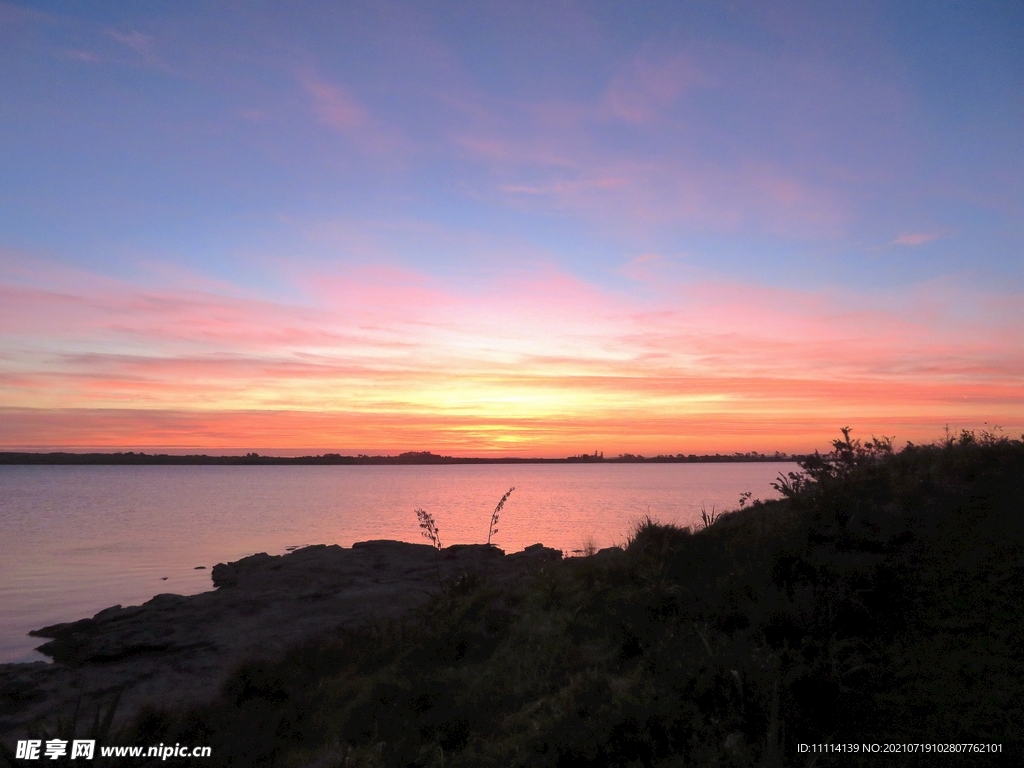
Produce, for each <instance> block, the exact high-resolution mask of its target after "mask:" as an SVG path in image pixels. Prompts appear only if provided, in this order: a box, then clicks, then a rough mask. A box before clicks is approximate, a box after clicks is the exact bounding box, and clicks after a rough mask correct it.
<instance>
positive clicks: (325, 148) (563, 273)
mask: <svg viewBox="0 0 1024 768" xmlns="http://www.w3.org/2000/svg"><path fill="white" fill-rule="evenodd" d="M1022 35H1024V5H1022V4H1021V3H1019V2H1012V1H1010V0H1007V2H972V3H945V2H919V3H915V2H907V1H902V0H901V1H899V2H891V3H872V2H857V3H849V2H845V3H827V2H807V3H778V2H750V3H743V2H708V3H697V2H694V3H681V2H677V1H673V2H665V3H657V2H642V3H635V2H617V3H605V2H589V1H587V2H583V1H581V2H578V3H573V2H558V1H557V0H543V1H538V2H511V1H510V0H500V1H499V2H493V3H490V2H468V3H462V2H459V3H437V2H415V3H414V2H398V3H393V2H386V1H382V0H373V1H372V2H366V3H360V2H343V3H327V2H323V3H305V2H287V3H264V2H216V3H211V2H208V0H203V1H202V2H186V1H183V0H169V1H167V2H133V3H106V2H105V3H99V2H97V3H91V2H84V1H82V0H76V1H75V2H37V3H24V2H15V3H8V2H0V449H7V450H10V449H26V448H28V449H51V448H67V449H72V450H82V449H86V448H100V449H103V450H114V449H126V450H131V449H134V450H140V449H141V450H171V451H175V452H180V451H183V450H194V449H202V450H203V451H208V452H212V453H218V452H234V451H236V450H242V451H248V450H258V451H261V452H278V453H282V454H289V453H303V452H308V451H312V452H323V451H340V452H343V453H347V452H363V453H397V452H400V451H406V450H431V451H434V452H437V453H449V454H458V455H519V456H565V455H568V454H572V453H580V452H593V451H594V450H600V451H604V453H605V454H606V455H614V454H617V453H622V452H631V453H642V454H645V455H651V454H656V453H679V452H682V453H704V452H712V453H714V452H732V451H750V450H757V451H768V452H770V451H775V450H782V451H807V450H812V449H815V448H826V447H827V446H828V444H829V441H830V440H831V439H832V438H834V437H836V436H837V435H838V430H839V428H840V427H842V426H847V425H849V426H850V427H852V428H853V430H854V435H855V436H857V435H859V436H862V437H869V436H870V435H872V434H875V435H888V436H895V437H896V438H897V442H898V443H899V444H902V443H903V442H904V441H907V440H913V441H930V440H933V439H936V438H938V437H940V436H941V435H942V430H943V427H944V426H945V425H947V424H948V425H949V426H950V427H951V428H953V429H960V428H971V429H978V428H986V427H988V428H993V427H995V426H1000V427H1002V428H1003V429H1004V430H1005V431H1006V433H1007V434H1009V435H1011V436H1014V437H1016V436H1018V435H1019V434H1020V433H1021V431H1022V430H1024V45H1022V44H1021V40H1022Z"/></svg>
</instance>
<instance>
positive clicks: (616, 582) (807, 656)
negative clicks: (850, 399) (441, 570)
mask: <svg viewBox="0 0 1024 768" xmlns="http://www.w3.org/2000/svg"><path fill="white" fill-rule="evenodd" d="M804 469H805V471H804V473H802V474H800V475H792V476H790V477H787V478H780V482H779V489H780V490H781V491H782V493H783V495H784V498H783V499H782V500H780V501H774V502H768V503H761V502H755V503H753V504H752V505H747V506H745V508H743V509H740V510H738V511H735V512H731V513H728V514H726V515H723V516H721V517H720V518H719V519H717V520H712V519H711V518H709V519H708V521H707V522H708V527H706V528H705V529H703V530H699V531H695V532H691V531H688V530H685V529H679V528H675V527H672V526H665V525H659V524H657V523H656V522H652V521H646V522H644V523H643V524H641V525H640V526H638V528H637V530H636V531H635V532H634V533H633V535H632V536H631V538H630V541H629V542H628V546H627V547H626V549H625V550H624V551H623V550H618V549H612V550H603V551H602V552H600V553H598V554H596V555H594V556H591V557H585V558H572V559H569V560H565V561H562V562H560V563H554V564H551V565H547V566H545V567H544V568H543V569H541V570H538V571H536V572H535V573H534V574H533V575H532V576H530V577H528V578H527V579H525V580H524V581H523V582H522V583H520V584H518V585H516V586H514V587H507V586H505V587H500V588H499V587H497V586H495V585H493V584H491V583H489V582H488V579H487V577H486V574H485V573H481V574H467V575H465V576H464V577H463V578H461V579H460V580H458V581H455V582H449V583H447V584H446V585H445V588H444V590H443V592H442V593H441V594H439V595H438V596H437V597H436V598H435V599H434V601H433V602H432V603H431V605H430V606H429V608H428V609H427V610H425V611H424V612H422V613H421V614H419V615H418V616H417V617H416V618H415V619H410V620H409V621H406V622H404V623H401V624H392V625H386V626H377V627H375V628H373V629H372V630H367V631H366V632H361V633H348V634H344V635H338V636H335V637H332V638H329V639H327V640H325V641H324V642H322V643H320V644H318V645H315V646H311V647H304V648H300V649H296V650H295V651H294V652H293V653H291V654H290V655H289V656H288V657H287V658H286V659H284V660H283V661H281V662H280V663H274V664H250V665H248V666H245V667H243V668H242V669H239V670H238V672H237V674H235V675H234V676H233V678H232V679H231V681H230V682H229V684H228V685H227V686H226V688H225V689H224V692H223V695H222V697H221V699H220V700H219V701H218V702H216V703H215V704H214V705H212V706H210V707H207V708H204V709H202V710H197V711H193V712H189V713H161V712H153V713H150V714H148V715H147V716H146V717H144V718H142V719H141V720H140V721H139V722H138V723H137V724H136V726H135V727H134V731H133V732H132V733H131V734H126V735H125V736H124V737H123V738H122V743H137V744H150V743H152V744H156V743H158V742H164V743H174V742H181V743H183V744H209V745H212V746H213V753H214V757H213V759H212V760H210V759H207V760H203V761H197V764H198V763H199V762H201V763H202V764H203V765H206V766H209V765H239V766H243V765H244V766H252V765H288V766H292V765H294V766H299V765H308V766H323V767H324V768H327V767H328V766H377V765H383V766H590V765H596V766H681V765H701V766H703V765H709V766H710V765H720V766H781V765H787V766H788V765H793V766H807V765H818V766H822V765H840V764H841V765H858V764H863V765H880V764H881V765H904V764H920V765H947V764H948V765H956V766H972V768H973V767H976V766H989V765H1003V764H1009V763H1011V762H1019V761H1020V760H1021V759H1022V758H1021V757H1020V753H1019V745H1020V744H1021V741H1022V733H1021V729H1022V725H1021V723H1022V722H1024V641H1022V637H1024V515H1022V512H1024V502H1022V499H1024V443H1022V442H1020V441H1015V440H1008V439H1002V438H996V437H993V436H991V435H983V436H982V437H980V438H977V437H975V436H974V435H971V434H968V433H965V434H962V435H961V436H960V437H958V438H955V439H950V440H947V441H945V442H943V443H941V444H938V445H929V446H907V447H906V448H904V449H903V450H901V451H898V452H895V451H893V450H892V448H891V445H890V444H889V443H888V442H885V441H872V442H871V443H870V444H867V445H862V444H861V443H859V442H858V441H856V440H851V439H850V437H849V435H848V434H847V433H844V439H843V440H841V441H837V442H836V444H835V450H834V451H833V452H832V453H831V454H829V455H827V456H814V457H811V458H810V459H808V460H806V461H805V462H804ZM823 742H832V743H836V744H841V743H842V744H855V745H857V747H858V749H859V748H860V747H861V745H863V744H868V743H878V744H880V745H881V748H882V749H884V748H885V745H886V744H893V743H895V744H904V743H915V744H926V745H930V744H950V743H960V742H967V743H970V744H985V745H989V744H1000V745H1002V746H1001V749H1002V753H1001V754H999V753H996V754H991V753H978V754H970V755H964V754H953V755H947V754H935V753H931V754H924V755H918V756H917V757H910V756H907V755H897V756H895V757H893V756H886V755H865V754H863V753H862V752H859V751H858V752H856V753H852V754H845V755H837V754H832V755H819V756H818V757H817V760H816V762H815V761H814V755H813V754H807V753H804V754H802V753H800V752H799V751H798V745H799V744H800V743H806V744H815V743H818V744H820V743H823Z"/></svg>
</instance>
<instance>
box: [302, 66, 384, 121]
mask: <svg viewBox="0 0 1024 768" xmlns="http://www.w3.org/2000/svg"><path fill="white" fill-rule="evenodd" d="M299 83H300V84H301V85H302V87H303V89H305V91H306V94H307V95H308V96H309V98H310V102H311V104H312V108H313V113H314V114H315V115H316V117H317V119H318V120H319V121H320V122H321V123H323V124H324V125H326V126H328V127H330V128H334V129H335V130H338V131H342V132H348V131H352V130H355V129H362V128H365V127H367V126H369V125H370V123H371V118H370V113H369V112H368V111H367V110H366V108H365V107H363V105H362V104H360V103H359V102H358V101H357V100H356V98H355V97H354V96H353V95H352V93H351V92H350V91H349V90H348V89H347V88H345V87H344V86H342V85H339V84H337V83H329V82H328V81H326V80H324V79H323V78H321V77H319V76H317V75H316V74H314V73H313V72H309V71H304V72H301V73H300V74H299Z"/></svg>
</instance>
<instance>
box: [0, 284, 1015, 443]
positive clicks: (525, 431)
mask: <svg viewBox="0 0 1024 768" xmlns="http://www.w3.org/2000/svg"><path fill="white" fill-rule="evenodd" d="M404 277H405V280H406V282H416V281H419V280H421V278H420V277H419V276H415V275H411V276H404ZM552 284H555V285H557V290H552V289H551V285H552ZM658 285H659V291H660V296H659V295H651V296H648V297H647V298H645V300H644V301H643V302H642V305H641V306H638V303H637V302H635V301H634V300H631V299H629V298H628V297H624V296H621V295H619V296H617V295H614V294H611V293H609V292H607V291H604V292H602V291H599V290H598V289H596V288H595V287H593V286H588V285H585V284H583V283H579V282H574V281H572V280H570V279H569V278H568V277H567V276H564V275H557V276H552V275H551V274H550V273H542V274H538V275H537V276H536V277H535V281H534V282H532V283H530V282H525V283H522V284H521V285H520V291H521V293H518V294H516V293H513V294H507V295H504V296H502V300H501V301H496V300H495V298H496V297H493V296H487V295H486V294H485V295H483V296H481V295H480V294H479V293H469V294H465V293H460V292H458V291H457V290H449V291H447V292H445V290H444V288H443V286H435V287H434V288H433V290H432V291H431V299H432V303H433V304H434V307H433V308H432V307H427V308H424V306H423V304H422V302H421V301H419V299H420V298H422V297H420V296H417V295H411V296H402V295H401V292H400V291H399V290H397V289H395V288H394V287H393V286H392V287H391V288H390V289H389V290H388V291H387V295H388V301H387V302H383V303H382V304H381V305H378V304H375V303H373V302H368V301H366V297H367V296H373V295H375V294H376V295H380V294H382V293H383V292H384V288H383V287H382V286H381V285H380V283H379V278H376V277H374V276H372V275H371V276H366V275H364V276H362V279H361V280H359V279H353V280H349V281H346V283H345V286H346V290H345V291H339V290H338V289H337V288H335V290H333V291H332V292H331V294H330V298H329V300H327V301H324V300H323V299H318V298H317V297H315V296H314V297H311V298H310V299H309V303H308V304H307V305H306V306H304V307H302V308H301V311H297V310H296V309H295V308H294V307H293V306H288V305H282V304H275V303H274V302H269V301H266V300H260V301H252V300H247V299H241V298H238V297H231V296H224V295H221V294H218V293H215V292H212V291H205V292H200V291H195V290H190V291H189V292H188V293H189V297H188V300H187V301H183V300H182V299H180V298H179V296H180V293H176V292H173V291H172V292H168V293H166V294H160V293H156V292H153V291H151V290H142V289H139V288H136V287H134V286H132V285H121V286H117V288H116V290H114V291H110V290H107V291H96V292H90V291H89V290H88V289H85V290H78V291H77V292H69V293H66V294H65V295H64V296H63V297H62V301H64V302H65V303H66V305H67V306H70V307H72V308H73V310H72V314H73V315H74V317H73V320H74V322H72V323H70V324H68V325H66V326H62V327H61V328H60V329H56V328H52V327H49V328H48V327H47V325H48V323H49V322H50V320H51V315H52V307H53V303H52V297H51V296H49V295H47V294H46V293H44V292H38V291H37V292H32V291H27V290H24V291H21V292H20V293H19V294H17V295H14V294H13V293H12V292H8V295H7V298H8V301H7V302H6V303H5V305H6V306H7V308H8V314H7V315H6V316H7V317H9V318H10V317H13V313H14V312H16V313H17V318H18V323H19V324H20V325H21V329H20V332H19V333H18V334H17V336H16V337H15V338H17V337H18V336H20V337H21V338H22V340H23V343H22V344H21V349H22V350H24V351H23V352H21V354H18V355H11V354H8V356H7V359H8V361H10V362H13V363H14V365H11V364H10V362H9V364H8V368H7V371H6V374H5V376H4V377H3V379H2V381H0V392H2V394H3V402H4V408H3V409H2V410H0V420H2V423H3V426H4V430H3V432H4V443H5V445H6V446H8V447H10V446H32V445H38V446H59V445H67V446H75V445H82V446H106V447H109V448H116V447H127V446H131V447H143V446H151V447H164V448H186V447H202V446H208V447H210V448H218V447H242V446H258V447H263V448H268V447H269V448H273V447H277V448H280V449H282V450H292V451H294V450H296V449H320V450H337V449H346V450H358V451H362V452H381V453H393V452H398V451H401V450H434V451H444V452H448V453H452V452H454V453H460V454H469V453H473V454H487V455H493V454H503V453H507V454H512V455H563V454H568V453H578V452H591V451H593V450H595V449H597V450H604V451H606V452H607V453H608V454H609V455H614V454H615V453H619V452H631V453H645V454H653V453H677V452H683V453H693V452H697V453H702V452H706V451H711V452H716V451H725V452H732V451H735V450H744V451H745V450H760V451H774V450H785V451H803V450H809V449H813V448H819V447H823V446H826V445H827V444H828V441H829V440H830V439H831V437H832V436H834V434H835V433H836V430H837V429H838V427H839V426H845V425H847V424H852V425H854V426H855V427H858V428H859V431H861V432H862V433H864V434H867V433H869V432H872V431H876V432H879V433H882V434H890V433H896V434H897V436H898V437H900V438H901V439H910V440H930V439H934V438H935V437H936V436H937V435H938V434H939V432H940V430H941V428H942V426H943V425H944V424H946V423H947V422H953V424H954V426H978V425H981V424H983V422H986V421H987V422H989V423H992V424H995V423H1001V425H1002V426H1004V427H1007V428H1011V429H1012V428H1015V426H1016V425H1019V424H1021V423H1022V422H1024V406H1022V403H1024V390H1022V385H1021V383H1020V380H1019V378H1017V376H1016V374H1017V369H1016V366H1018V365H1019V362H1017V361H1019V359H1020V357H1021V355H1020V350H1019V348H1018V347H1019V346H1020V344H1019V341H1018V340H1017V338H1016V337H1015V336H1014V335H1013V334H1012V333H1005V332H1004V333H1002V334H1001V333H1000V331H1001V330H1004V329H1005V328H1006V327H1007V324H1008V323H1009V322H1010V321H1011V320H1012V312H1011V313H1008V316H1005V317H999V316H995V317H992V316H991V315H989V316H982V317H979V318H967V319H965V318H957V322H958V323H959V325H958V328H957V331H956V333H955V334H952V335H951V334H948V333H947V331H946V329H945V328H943V325H944V322H943V321H944V318H942V317H941V316H940V317H938V318H936V317H935V316H934V314H933V315H932V316H931V317H930V318H929V320H928V322H921V321H919V320H917V319H916V318H917V317H918V316H919V315H920V312H921V310H920V304H921V302H922V301H924V300H925V299H923V298H921V297H918V298H916V299H915V297H904V300H903V303H902V307H903V308H902V309H900V310H880V309H865V308H863V303H864V302H865V298H864V297H862V296H856V295H847V296H839V295H832V296H830V297H827V300H826V297H822V296H817V295H814V294H809V293H800V292H797V291H789V292H785V294H780V293H779V292H778V291H767V290H766V291H760V292H758V291H757V290H753V289H750V288H749V287H746V286H730V285H716V284H709V283H706V282H705V283H700V284H687V283H685V282H680V283H678V284H675V285H672V286H670V287H668V288H667V287H666V282H665V280H664V279H662V280H660V281H659V282H658ZM942 290H949V289H948V288H945V289H944V288H943V287H942V286H934V287H933V288H932V291H931V292H930V293H929V294H928V296H927V300H928V302H929V303H934V299H935V297H936V295H937V292H941V291H942ZM413 293H414V294H415V293H417V292H415V291H414V292H413ZM667 293H671V294H672V297H673V300H674V301H675V302H676V303H670V301H669V299H668V298H667V297H666V294H667ZM730 295H738V296H739V298H738V299H735V300H732V301H728V300H727V299H726V297H728V296H730ZM680 296H682V297H683V298H684V301H683V302H678V297H680ZM438 306H440V307H441V308H442V311H440V312H436V311H435V309H436V307H438ZM406 307H408V308H409V309H406ZM680 307H683V308H680ZM858 307H859V308H858ZM339 308H340V309H339ZM8 327H10V326H8ZM37 328H38V329H39V331H40V333H45V334H46V335H47V343H48V344H49V345H50V346H51V347H52V349H51V350H49V351H45V352H44V351H42V350H41V349H40V347H39V346H36V347H35V348H32V346H31V344H30V342H29V340H28V337H30V336H31V335H32V334H33V331H35V330H36V329H37ZM550 329H557V330H558V332H557V333H553V332H551V330H550ZM11 346H12V347H14V346H15V345H11ZM937 359H941V360H942V361H943V371H942V374H941V375H937V372H936V371H935V370H934V366H935V362H934V361H935V360H937ZM100 425H103V426H100ZM114 425H116V426H114ZM112 427H113V428H112Z"/></svg>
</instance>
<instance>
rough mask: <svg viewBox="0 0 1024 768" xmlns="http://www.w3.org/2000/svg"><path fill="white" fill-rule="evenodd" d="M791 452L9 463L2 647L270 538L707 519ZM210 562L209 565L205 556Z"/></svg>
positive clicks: (182, 587)
mask: <svg viewBox="0 0 1024 768" xmlns="http://www.w3.org/2000/svg"><path fill="white" fill-rule="evenodd" d="M789 469H792V465H790V464H775V463H771V464H690V465H685V464H683V465H680V464H668V465H666V464H660V465H658V464H654V465H651V464H648V465H602V466H595V465H564V464H556V465H536V464H522V465H511V464H505V465H487V466H406V467H385V466H370V467H245V466H238V467H159V466H158V467H113V466H109V467H0V529H3V530H4V533H5V535H4V537H3V540H2V541H0V662H3V661H29V660H33V659H38V658H40V657H39V656H38V654H34V653H33V652H32V648H34V647H35V646H37V645H39V644H40V643H41V641H40V640H38V639H36V638H29V637H26V635H25V633H26V632H28V630H30V629H35V628H39V627H42V626H45V625H48V624H53V623H57V622H62V621H72V620H75V619H79V618H83V617H85V616H91V615H93V614H94V613H96V612H97V611H99V610H101V609H103V608H106V607H108V606H110V605H114V604H118V603H120V604H122V605H132V604H138V603H141V602H144V601H146V600H148V599H149V598H151V597H152V596H153V595H155V594H159V593H162V592H173V593H177V594H195V593H197V592H202V591H205V590H207V589H210V588H211V582H210V569H211V567H212V566H213V565H214V564H216V563H218V562H224V561H228V560H236V559H238V558H240V557H244V556H246V555H250V554H253V553H255V552H269V553H271V554H280V553H283V552H285V551H286V550H287V548H289V547H295V546H302V545H305V544H320V543H326V544H340V545H342V546H350V545H351V544H352V543H353V542H355V541H362V540H367V539H382V538H383V539H399V540H404V541H416V542H419V541H422V539H421V538H420V535H419V534H420V531H419V528H418V524H417V521H416V517H415V515H414V512H413V510H415V509H416V508H417V507H422V508H424V509H426V510H427V511H429V512H430V513H431V514H432V515H433V516H434V518H435V519H436V520H437V522H438V525H439V526H440V532H441V540H442V542H443V543H444V544H445V545H449V544H466V543H481V542H484V541H486V539H487V529H488V524H489V522H490V517H491V513H492V512H493V511H494V506H495V504H497V502H498V500H499V499H500V498H501V496H502V494H504V493H505V492H506V491H507V490H508V489H509V488H510V487H512V486H515V487H516V490H515V492H514V493H513V494H512V495H511V496H510V497H509V500H508V502H507V503H506V505H505V508H504V510H503V511H502V515H501V522H500V525H499V526H498V527H499V531H498V533H497V535H496V536H495V537H494V539H493V541H494V543H496V544H497V545H498V546H499V547H501V548H503V549H504V550H506V551H507V552H513V551H518V550H521V549H523V548H524V547H526V546H529V545H530V544H534V543H537V542H541V543H543V544H546V545H547V546H551V547H555V548H557V549H562V550H564V551H566V552H570V551H571V550H574V549H580V548H581V547H582V546H583V544H584V542H585V541H586V540H587V539H592V540H593V541H594V543H595V544H596V545H597V546H599V547H605V546H610V545H612V544H616V543H620V542H622V541H624V540H625V538H626V536H627V534H628V533H629V531H630V528H631V526H632V525H633V523H634V522H635V521H636V520H638V519H639V518H641V517H642V516H644V515H647V514H650V515H651V516H652V517H655V518H657V519H659V520H661V521H663V522H674V523H677V524H679V525H695V524H698V522H699V520H700V510H701V508H702V507H707V508H708V509H710V508H711V507H712V506H715V507H717V508H718V509H723V508H732V507H735V506H736V504H737V501H738V499H739V494H740V493H742V492H744V491H752V492H753V494H754V496H755V497H760V498H769V497H770V496H772V495H773V491H772V489H771V488H770V486H769V483H770V482H771V480H773V479H774V478H775V477H776V476H777V475H778V473H779V472H781V471H788V470H789ZM197 566H205V569H203V570H196V567H197Z"/></svg>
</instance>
